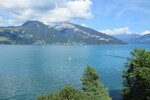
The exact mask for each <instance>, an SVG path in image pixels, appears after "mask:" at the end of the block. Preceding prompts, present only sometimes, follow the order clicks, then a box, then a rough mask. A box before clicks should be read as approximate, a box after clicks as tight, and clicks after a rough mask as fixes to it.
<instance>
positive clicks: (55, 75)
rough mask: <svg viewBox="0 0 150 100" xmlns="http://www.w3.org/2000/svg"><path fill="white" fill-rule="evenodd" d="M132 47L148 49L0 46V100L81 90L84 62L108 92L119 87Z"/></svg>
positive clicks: (149, 48)
mask: <svg viewBox="0 0 150 100" xmlns="http://www.w3.org/2000/svg"><path fill="white" fill-rule="evenodd" d="M134 48H145V49H147V50H150V45H99V46H97V45H95V46H77V45H76V46H75V45H74V46H73V45H72V46H63V45H62V46H54V45H47V46H42V45H14V46H13V45H1V46H0V100H35V99H36V96H37V95H40V94H48V93H50V92H53V91H59V90H60V89H61V88H63V87H64V86H66V85H71V86H74V87H76V88H78V89H80V86H81V82H80V78H81V75H82V74H83V69H84V68H85V66H86V65H87V64H88V65H91V66H93V67H94V68H95V69H96V70H97V72H98V73H99V74H101V76H102V77H101V78H100V80H101V82H103V83H104V84H105V87H108V88H109V91H115V90H120V89H122V80H123V79H122V74H121V72H122V71H123V70H124V69H125V68H124V63H125V62H126V57H130V51H132V50H133V49H134ZM114 95H116V94H114Z"/></svg>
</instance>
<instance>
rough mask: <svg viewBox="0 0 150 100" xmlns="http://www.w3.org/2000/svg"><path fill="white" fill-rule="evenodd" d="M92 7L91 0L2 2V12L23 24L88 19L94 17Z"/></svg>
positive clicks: (17, 0)
mask: <svg viewBox="0 0 150 100" xmlns="http://www.w3.org/2000/svg"><path fill="white" fill-rule="evenodd" d="M91 5H92V1H90V0H75V1H67V0H1V2H0V11H3V12H4V13H5V14H8V15H9V16H11V17H12V18H14V19H13V20H17V21H18V22H21V23H22V22H24V21H26V20H39V21H42V22H44V23H45V24H51V23H56V22H67V21H72V20H75V19H88V18H90V17H92V16H93V15H92V13H91V11H90V7H91ZM1 19H2V18H1ZM3 19H4V18H3ZM4 20H6V19H4ZM7 20H8V19H7ZM11 20H12V19H11ZM1 23H2V21H1Z"/></svg>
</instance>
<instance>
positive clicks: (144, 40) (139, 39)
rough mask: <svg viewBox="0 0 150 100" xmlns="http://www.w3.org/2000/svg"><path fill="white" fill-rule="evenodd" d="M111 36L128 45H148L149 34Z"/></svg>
mask: <svg viewBox="0 0 150 100" xmlns="http://www.w3.org/2000/svg"><path fill="white" fill-rule="evenodd" d="M112 36H113V37H115V38H118V39H120V40H122V41H125V42H127V43H129V44H150V33H149V34H146V35H139V34H117V35H112Z"/></svg>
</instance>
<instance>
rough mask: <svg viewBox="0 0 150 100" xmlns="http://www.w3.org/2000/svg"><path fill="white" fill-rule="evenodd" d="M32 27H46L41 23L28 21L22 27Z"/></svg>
mask: <svg viewBox="0 0 150 100" xmlns="http://www.w3.org/2000/svg"><path fill="white" fill-rule="evenodd" d="M30 25H36V26H37V27H40V25H45V24H43V23H42V22H40V21H30V20H29V21H26V22H25V23H24V24H22V26H23V27H24V26H30Z"/></svg>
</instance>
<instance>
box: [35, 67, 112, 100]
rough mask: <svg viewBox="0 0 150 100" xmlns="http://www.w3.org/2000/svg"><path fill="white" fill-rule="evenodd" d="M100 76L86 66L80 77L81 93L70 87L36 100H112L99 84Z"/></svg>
mask: <svg viewBox="0 0 150 100" xmlns="http://www.w3.org/2000/svg"><path fill="white" fill-rule="evenodd" d="M99 77H100V75H98V74H97V72H96V70H95V69H94V68H93V67H91V66H89V65H87V66H86V69H85V71H84V74H83V76H82V79H81V81H82V91H80V90H77V89H75V88H73V87H71V86H67V87H64V88H63V89H62V90H61V91H60V92H53V93H51V94H48V95H43V96H39V97H38V100H112V99H111V98H110V97H109V93H108V92H107V89H106V88H104V87H103V84H102V83H101V82H99Z"/></svg>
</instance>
